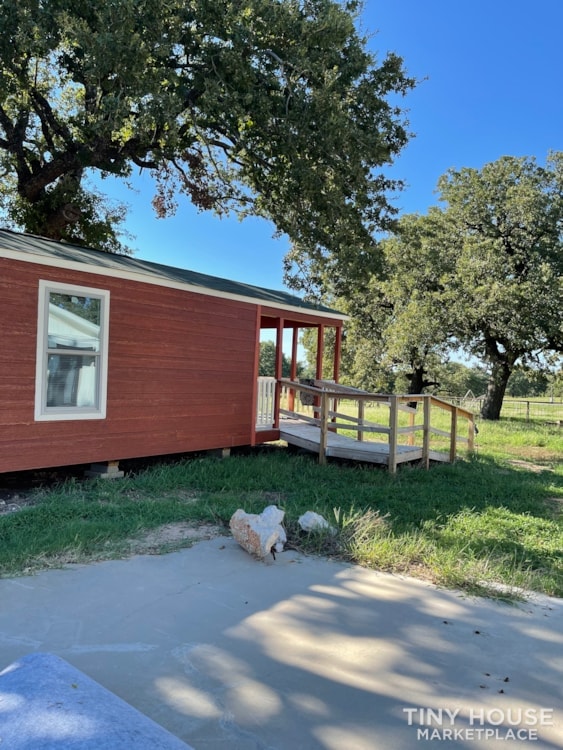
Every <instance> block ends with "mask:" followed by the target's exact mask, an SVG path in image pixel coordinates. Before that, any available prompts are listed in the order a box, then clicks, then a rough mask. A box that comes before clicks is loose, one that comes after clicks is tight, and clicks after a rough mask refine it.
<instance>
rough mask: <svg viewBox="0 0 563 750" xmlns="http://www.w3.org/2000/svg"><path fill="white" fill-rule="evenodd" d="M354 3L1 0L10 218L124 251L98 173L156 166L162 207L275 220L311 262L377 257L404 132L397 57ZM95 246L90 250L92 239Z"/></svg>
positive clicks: (157, 201)
mask: <svg viewBox="0 0 563 750" xmlns="http://www.w3.org/2000/svg"><path fill="white" fill-rule="evenodd" d="M357 13H358V5H357V3H355V2H351V3H345V4H341V3H339V2H336V1H335V0H311V1H310V2H307V3H302V2H296V0H280V1H279V2H271V0H245V1H244V2H243V3H232V2H227V0H218V1H217V2H203V1H202V0H196V1H195V2H190V3H186V2H185V1H184V0H167V2H165V3H163V2H160V0H112V2H109V1H108V0H83V1H82V2H80V3H76V2H74V0H73V1H72V2H71V0H45V1H44V2H41V3H38V2H37V1H36V0H4V2H2V4H1V6H0V27H1V28H2V35H1V37H0V163H1V167H2V171H3V174H4V176H5V177H6V182H5V183H4V184H5V185H6V189H5V190H4V201H3V203H4V208H5V211H6V212H7V214H8V217H9V218H10V219H11V220H12V221H13V222H15V223H19V224H21V225H23V226H25V227H26V228H28V229H32V231H36V232H40V233H42V234H44V235H47V236H49V237H53V238H56V239H60V238H64V239H71V240H74V241H76V240H82V241H85V242H86V241H88V242H91V243H92V244H100V243H101V244H104V242H105V244H106V245H107V244H108V243H109V245H110V246H111V243H112V241H117V240H116V238H115V236H113V237H112V236H111V234H112V229H114V227H115V219H116V218H119V217H116V216H115V215H112V214H111V212H108V211H106V210H105V209H106V206H105V204H103V203H102V205H101V204H100V203H99V200H98V198H97V197H96V195H95V194H94V193H93V192H92V191H89V190H87V189H86V188H84V187H83V185H84V180H85V178H86V177H87V176H88V175H89V174H91V173H92V172H96V173H98V174H101V175H102V176H104V175H115V176H117V177H120V178H123V179H127V178H129V177H130V176H131V175H132V173H133V170H134V169H137V168H138V169H146V170H149V171H150V172H151V174H152V175H153V176H154V178H155V181H156V195H155V198H154V201H153V203H154V207H155V210H156V212H157V215H158V216H161V217H164V216H167V215H169V214H170V213H172V212H173V211H174V210H175V207H176V201H177V199H178V195H179V193H183V194H184V195H185V196H187V197H188V198H189V199H190V200H191V201H192V203H193V204H194V205H195V206H197V207H198V208H199V209H201V210H214V211H216V212H218V213H223V212H226V211H231V210H235V211H237V212H239V214H240V215H241V216H245V215H247V214H253V215H257V216H264V217H267V218H268V219H270V220H271V221H273V223H274V224H275V226H276V228H277V230H278V231H279V232H281V233H286V234H287V235H288V236H289V238H290V239H291V241H292V243H293V244H294V247H295V248H298V249H299V257H300V258H302V259H303V261H304V262H305V263H307V262H308V260H311V259H312V260H313V261H316V260H318V259H320V258H322V257H324V256H325V255H327V256H330V257H331V258H333V259H337V261H338V263H342V264H343V265H344V266H346V267H347V266H348V265H350V264H351V263H355V262H356V261H357V260H358V258H360V259H361V260H362V262H366V261H368V260H369V261H370V262H371V259H372V258H373V256H374V255H375V245H374V242H373V232H374V231H375V230H376V229H379V228H381V227H382V226H385V225H386V223H387V222H388V220H389V216H390V215H391V214H392V209H391V208H390V206H389V205H388V203H387V200H386V198H385V191H386V190H387V189H390V188H393V187H396V186H395V185H394V183H393V182H392V181H391V180H388V179H387V178H385V177H384V176H382V174H381V173H380V168H381V167H382V166H383V165H386V164H388V163H389V162H390V161H391V160H392V159H393V157H394V156H395V155H396V154H397V153H398V152H399V151H400V150H401V148H402V147H403V146H404V145H405V143H406V141H407V138H408V134H407V132H406V129H405V122H404V117H403V113H402V111H401V110H400V108H399V107H398V106H397V105H396V104H394V103H393V104H391V103H389V102H388V101H387V100H388V98H389V97H393V98H394V99H396V96H395V95H403V94H405V93H406V92H407V91H408V90H409V89H411V88H412V87H413V85H414V81H413V80H412V79H410V78H408V77H407V76H406V75H405V73H404V71H403V67H402V61H401V59H400V58H399V57H397V56H396V55H394V54H389V55H387V57H385V58H384V59H383V60H382V61H381V62H378V61H376V59H375V58H374V57H373V56H372V55H370V54H369V52H368V51H367V48H366V39H365V38H364V37H363V36H361V35H360V34H359V32H358V31H357V29H356V23H357V21H358V17H357ZM96 236H97V237H98V242H93V240H92V238H93V237H96Z"/></svg>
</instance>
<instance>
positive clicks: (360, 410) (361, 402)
mask: <svg viewBox="0 0 563 750" xmlns="http://www.w3.org/2000/svg"><path fill="white" fill-rule="evenodd" d="M365 409H366V402H365V401H364V400H363V399H361V398H360V399H358V434H357V437H358V440H359V441H360V442H361V441H362V440H363V439H364V419H365V413H366V412H365Z"/></svg>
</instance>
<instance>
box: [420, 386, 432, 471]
mask: <svg viewBox="0 0 563 750" xmlns="http://www.w3.org/2000/svg"><path fill="white" fill-rule="evenodd" d="M431 398H432V397H431V396H425V397H424V427H423V431H422V465H423V466H424V468H425V469H429V468H430V414H431V406H432V402H431Z"/></svg>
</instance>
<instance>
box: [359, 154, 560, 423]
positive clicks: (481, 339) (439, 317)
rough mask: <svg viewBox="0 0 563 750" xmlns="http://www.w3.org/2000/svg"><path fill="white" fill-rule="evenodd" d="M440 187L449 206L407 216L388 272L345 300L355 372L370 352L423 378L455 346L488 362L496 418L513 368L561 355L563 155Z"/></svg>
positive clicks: (453, 177) (492, 169)
mask: <svg viewBox="0 0 563 750" xmlns="http://www.w3.org/2000/svg"><path fill="white" fill-rule="evenodd" d="M438 187H439V192H440V198H441V200H442V202H443V203H444V204H445V205H444V206H443V207H433V208H431V209H430V210H429V211H428V214H427V215H425V216H418V215H410V216H404V217H402V219H401V220H400V222H399V224H398V228H397V230H396V232H395V233H394V235H393V236H392V237H390V238H389V239H387V240H385V241H384V243H383V249H384V264H383V274H381V275H378V276H372V277H370V279H369V285H368V289H367V292H366V293H357V294H356V295H355V296H354V297H353V298H351V301H350V302H349V309H350V312H351V313H352V315H353V322H352V327H351V333H352V335H351V336H350V341H349V342H348V344H347V345H348V346H353V347H355V351H354V353H353V358H352V367H354V366H355V367H356V368H357V369H358V368H359V371H360V372H361V371H362V370H363V371H364V372H365V371H366V367H367V363H366V362H365V352H366V351H371V352H372V353H373V355H374V360H375V362H376V364H377V367H379V368H380V367H381V365H382V364H383V365H386V366H387V367H391V366H395V367H396V366H399V365H402V366H403V367H405V368H408V371H410V372H412V373H416V372H417V370H418V372H419V374H420V373H421V371H422V374H424V371H425V370H429V369H435V368H436V364H437V363H438V362H439V361H440V360H443V359H444V357H445V356H447V353H448V350H449V349H451V348H452V346H457V347H462V348H463V349H464V350H465V351H467V352H468V353H470V354H471V355H473V357H475V358H477V359H478V360H479V361H481V362H483V363H484V364H486V366H487V367H488V368H489V372H490V380H489V384H488V389H487V394H486V398H485V400H484V404H483V416H485V417H487V418H491V419H498V417H499V415H500V409H501V406H502V400H503V397H504V393H505V391H506V387H507V383H508V379H509V377H510V375H511V373H512V372H513V371H514V369H515V367H516V366H517V365H523V366H539V365H545V363H546V362H547V361H548V360H549V358H550V357H552V356H554V355H555V357H556V355H557V354H561V353H562V352H563V317H562V315H561V311H562V310H563V153H559V152H556V153H552V154H550V155H549V157H548V159H547V162H546V165H545V166H540V165H538V164H537V163H536V161H535V159H533V158H516V157H508V156H507V157H502V158H501V159H499V160H497V161H495V162H491V163H490V164H486V165H485V166H484V167H483V168H482V169H480V170H477V169H469V168H464V169H461V170H450V171H449V172H448V173H446V174H445V175H444V176H443V177H442V178H441V179H440V181H439V183H438ZM419 382H422V381H421V380H419ZM411 392H412V391H411Z"/></svg>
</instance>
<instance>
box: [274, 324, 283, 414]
mask: <svg viewBox="0 0 563 750" xmlns="http://www.w3.org/2000/svg"><path fill="white" fill-rule="evenodd" d="M283 323H284V320H283V318H278V321H277V325H276V370H275V373H274V374H275V376H276V395H275V404H274V427H275V428H278V427H279V426H280V396H281V383H280V379H281V377H282V366H283Z"/></svg>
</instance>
